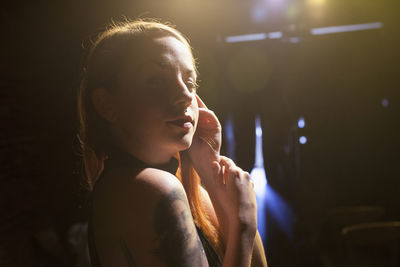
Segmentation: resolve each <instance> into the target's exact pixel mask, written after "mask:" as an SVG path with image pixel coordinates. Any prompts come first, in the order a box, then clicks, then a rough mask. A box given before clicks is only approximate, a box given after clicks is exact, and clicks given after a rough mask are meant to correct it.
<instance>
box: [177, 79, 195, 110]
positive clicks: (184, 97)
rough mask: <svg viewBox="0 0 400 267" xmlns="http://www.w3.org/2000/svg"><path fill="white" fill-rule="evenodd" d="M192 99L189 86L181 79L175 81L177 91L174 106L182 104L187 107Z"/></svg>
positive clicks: (192, 95)
mask: <svg viewBox="0 0 400 267" xmlns="http://www.w3.org/2000/svg"><path fill="white" fill-rule="evenodd" d="M193 99H194V94H193V92H192V91H191V89H190V88H188V86H187V85H186V84H185V83H184V82H183V81H182V80H181V79H179V80H178V81H177V91H176V95H175V99H174V104H175V105H176V106H182V107H184V108H187V107H188V106H190V104H191V103H192V101H193Z"/></svg>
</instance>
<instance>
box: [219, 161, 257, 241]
mask: <svg viewBox="0 0 400 267" xmlns="http://www.w3.org/2000/svg"><path fill="white" fill-rule="evenodd" d="M220 159H221V160H220V166H222V168H218V166H216V165H215V166H214V172H215V175H216V176H215V178H216V183H215V190H216V191H215V195H216V198H218V203H215V204H217V205H219V207H220V208H221V209H223V210H224V214H225V216H226V218H224V220H227V222H228V225H229V231H236V230H246V231H250V233H252V234H255V233H256V232H257V201H256V195H255V192H254V184H253V182H252V181H251V180H250V174H249V173H248V172H245V171H243V170H242V169H241V168H239V167H238V166H236V165H235V163H234V162H233V161H232V160H231V159H229V158H227V157H224V156H221V157H220ZM221 176H222V177H221ZM221 178H222V179H221ZM221 180H222V183H221V182H218V181H221Z"/></svg>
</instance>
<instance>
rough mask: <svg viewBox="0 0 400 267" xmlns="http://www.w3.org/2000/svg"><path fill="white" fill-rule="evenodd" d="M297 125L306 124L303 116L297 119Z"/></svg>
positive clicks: (302, 126) (301, 126)
mask: <svg viewBox="0 0 400 267" xmlns="http://www.w3.org/2000/svg"><path fill="white" fill-rule="evenodd" d="M297 126H298V127H299V128H304V126H306V121H305V120H304V118H303V117H300V118H299V120H298V121H297Z"/></svg>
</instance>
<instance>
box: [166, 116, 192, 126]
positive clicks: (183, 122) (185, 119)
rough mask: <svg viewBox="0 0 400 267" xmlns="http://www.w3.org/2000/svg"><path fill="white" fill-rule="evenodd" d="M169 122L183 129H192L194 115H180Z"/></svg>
mask: <svg viewBox="0 0 400 267" xmlns="http://www.w3.org/2000/svg"><path fill="white" fill-rule="evenodd" d="M168 124H172V125H174V126H178V127H180V128H183V129H190V128H191V127H193V117H192V116H190V115H183V116H179V117H176V118H174V119H173V120H171V121H168Z"/></svg>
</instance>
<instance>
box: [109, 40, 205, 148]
mask: <svg viewBox="0 0 400 267" xmlns="http://www.w3.org/2000/svg"><path fill="white" fill-rule="evenodd" d="M144 39H145V40H141V41H140V43H139V44H138V46H136V45H135V47H134V48H133V49H132V50H133V51H132V53H131V55H130V56H129V58H128V63H127V64H126V67H124V69H123V71H122V72H121V74H120V75H119V77H118V86H117V90H116V91H117V93H116V94H115V97H116V102H115V103H116V116H117V119H116V122H115V125H114V126H115V128H116V129H117V134H118V135H119V136H118V137H119V138H122V141H123V142H124V143H126V144H129V145H132V146H138V147H137V148H138V149H142V150H148V151H153V152H156V153H169V154H173V153H175V152H177V151H181V150H185V149H188V148H189V147H190V145H191V143H192V139H193V135H194V132H195V130H196V126H197V121H198V116H199V112H198V105H197V100H196V87H195V85H196V73H195V69H194V66H193V62H192V55H191V53H190V51H189V50H188V48H187V47H186V46H185V45H184V44H183V43H181V42H180V41H178V40H177V39H176V38H174V37H171V36H168V37H158V38H153V39H149V38H147V39H146V38H144Z"/></svg>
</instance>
